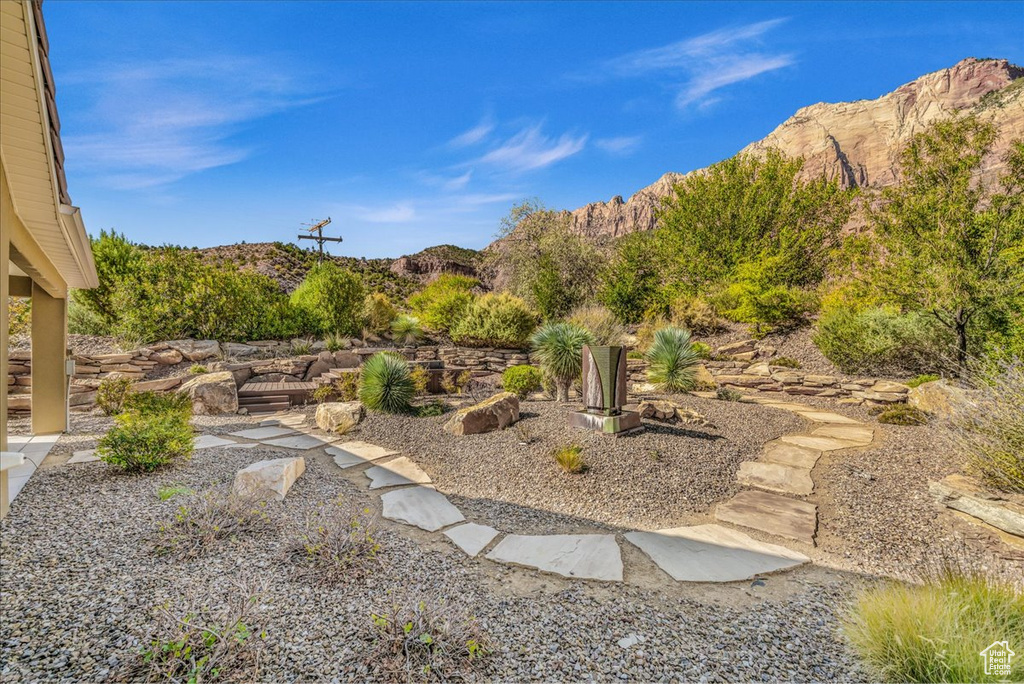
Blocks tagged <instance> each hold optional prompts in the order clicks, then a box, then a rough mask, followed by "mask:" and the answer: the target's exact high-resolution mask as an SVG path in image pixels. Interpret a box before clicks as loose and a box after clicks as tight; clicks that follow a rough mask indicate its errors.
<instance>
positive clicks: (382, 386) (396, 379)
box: [359, 352, 416, 413]
mask: <svg viewBox="0 0 1024 684" xmlns="http://www.w3.org/2000/svg"><path fill="white" fill-rule="evenodd" d="M414 396H416V385H415V383H414V382H413V379H412V374H411V373H410V370H409V362H408V361H406V360H405V359H404V358H402V357H401V356H399V355H398V354H395V353H393V352H379V353H377V354H374V355H373V356H371V357H370V358H369V359H368V360H367V361H366V363H364V364H363V368H362V371H361V373H360V385H359V401H361V402H363V405H364V406H366V408H368V409H370V410H372V411H381V412H383V413H407V412H408V411H409V410H410V409H411V402H412V398H413V397H414Z"/></svg>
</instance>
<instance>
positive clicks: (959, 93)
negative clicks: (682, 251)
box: [571, 59, 1024, 241]
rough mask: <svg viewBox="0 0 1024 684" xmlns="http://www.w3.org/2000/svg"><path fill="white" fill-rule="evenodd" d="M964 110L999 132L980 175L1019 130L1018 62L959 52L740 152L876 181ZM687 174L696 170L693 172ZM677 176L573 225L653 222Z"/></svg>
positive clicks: (605, 234)
mask: <svg viewBox="0 0 1024 684" xmlns="http://www.w3.org/2000/svg"><path fill="white" fill-rule="evenodd" d="M958 110H965V111H970V112H974V113H976V114H977V115H978V116H979V117H980V118H982V119H984V120H988V121H992V122H994V123H995V124H996V126H997V128H998V131H999V137H998V139H997V141H996V143H995V145H994V146H993V150H992V153H991V154H990V155H989V156H988V158H987V159H986V160H985V163H984V169H983V179H982V180H983V181H984V182H986V183H987V182H991V181H994V180H995V179H996V178H998V176H999V175H1000V173H1001V172H1002V170H1003V163H1002V161H1001V158H1002V156H1003V155H1004V154H1005V152H1006V150H1007V149H1008V147H1009V143H1010V141H1011V140H1014V139H1016V138H1022V137H1024V69H1022V68H1020V67H1018V66H1015V65H1013V64H1010V63H1009V62H1007V61H1006V60H975V59H965V60H963V61H962V62H959V63H958V64H956V65H954V66H953V67H951V68H949V69H943V70H941V71H936V72H934V73H931V74H927V75H925V76H922V77H920V78H918V79H916V80H914V81H911V82H910V83H907V84H906V85H903V86H901V87H899V88H897V89H896V90H894V91H893V92H891V93H889V94H887V95H883V96H882V97H880V98H878V99H876V100H860V101H857V102H840V103H837V104H827V103H819V104H815V105H811V106H809V107H804V108H802V109H800V110H799V111H797V113H796V114H794V115H793V116H792V117H790V118H789V119H788V120H786V121H785V122H783V123H782V125H780V126H779V127H778V128H776V129H775V130H774V131H772V132H771V133H770V134H769V135H768V136H767V137H765V138H764V139H763V140H758V141H757V142H754V143H751V144H750V145H747V146H746V147H745V148H743V150H742V152H747V153H751V154H759V153H762V152H763V151H764V150H766V149H767V148H769V147H776V148H778V149H780V150H781V151H782V152H783V153H785V154H786V155H788V156H792V157H803V158H804V159H805V160H806V163H805V165H804V169H803V172H802V173H803V174H804V175H805V176H808V177H810V176H817V175H819V174H824V175H825V176H827V177H828V178H830V179H833V178H837V179H839V181H840V183H842V184H843V185H844V186H847V187H849V186H854V187H866V188H883V187H885V186H887V185H891V184H893V183H894V182H895V180H896V167H897V159H898V156H899V153H900V150H901V149H902V148H903V147H904V145H905V144H906V143H907V142H908V141H909V140H910V138H911V136H913V135H914V134H915V133H917V132H919V131H920V130H922V129H923V128H925V127H926V126H927V125H928V124H930V123H931V122H933V121H934V120H936V119H939V118H942V117H945V116H948V115H949V114H951V113H952V112H954V111H958ZM691 173H700V171H699V170H698V171H694V172H691ZM682 177H683V175H682V174H678V173H666V174H665V175H664V176H662V177H661V178H659V179H658V180H657V181H656V182H655V183H654V184H653V185H649V186H647V187H646V188H643V189H641V190H639V191H637V193H636V194H634V195H633V196H632V197H630V198H629V200H627V201H625V202H623V201H622V198H621V197H614V198H612V199H611V200H610V201H608V202H595V203H592V204H588V205H586V206H584V207H580V208H579V209H576V210H575V211H572V212H571V215H572V221H573V226H574V229H575V230H576V231H578V232H579V233H580V234H581V235H586V236H587V237H589V238H592V239H594V240H595V241H601V240H606V239H608V238H614V237H619V236H621V235H625V234H626V233H631V232H633V231H636V230H651V229H652V228H654V227H655V223H656V219H655V215H654V213H655V209H656V208H657V206H658V205H659V204H660V202H661V199H662V198H664V197H666V196H668V195H669V194H670V193H671V190H672V185H673V184H674V183H677V182H678V181H679V180H680V179H681V178H682Z"/></svg>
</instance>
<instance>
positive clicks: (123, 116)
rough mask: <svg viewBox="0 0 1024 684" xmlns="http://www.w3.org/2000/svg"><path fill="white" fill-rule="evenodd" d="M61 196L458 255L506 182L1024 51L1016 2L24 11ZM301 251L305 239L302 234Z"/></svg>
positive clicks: (720, 150)
mask: <svg viewBox="0 0 1024 684" xmlns="http://www.w3.org/2000/svg"><path fill="white" fill-rule="evenodd" d="M44 12H45V15H46V21H47V28H48V31H49V36H50V44H51V48H50V58H51V61H52V65H53V71H54V74H55V78H56V81H57V89H58V92H57V100H58V107H59V109H60V113H61V122H62V131H61V135H62V139H63V143H64V147H65V151H66V155H67V161H66V169H67V175H68V182H69V188H70V192H71V196H72V199H73V200H74V201H75V203H76V204H77V205H79V206H81V207H82V211H83V216H84V218H85V221H86V225H87V227H88V228H89V230H90V231H91V232H93V233H98V232H99V230H100V229H101V228H107V229H109V228H114V229H116V230H118V231H120V232H124V233H126V234H127V235H128V236H129V237H130V238H131V239H133V240H137V241H142V242H147V243H150V244H161V243H167V242H169V243H173V244H183V245H197V246H211V245H218V244H228V243H232V242H240V241H242V240H245V241H248V242H261V241H270V240H284V241H288V240H293V239H294V237H295V235H296V234H297V230H298V229H299V227H300V224H302V223H304V222H308V221H309V220H310V219H319V218H323V217H326V216H331V217H332V218H333V221H334V224H333V225H332V226H331V228H330V229H329V230H330V232H331V233H332V234H339V233H340V234H341V235H342V236H343V237H344V239H345V242H344V243H342V244H341V245H337V246H333V247H332V248H331V251H332V252H333V253H336V254H346V255H353V256H367V257H378V256H399V255H401V254H408V253H412V252H415V251H418V250H420V249H422V248H424V247H428V246H430V245H436V244H442V243H453V244H458V245H462V246H467V247H474V248H480V247H483V246H485V245H486V244H487V243H489V242H490V241H491V239H492V238H493V235H494V232H495V230H496V229H497V225H498V220H499V219H500V218H501V217H502V216H503V215H504V214H506V213H507V211H508V209H509V207H510V206H511V205H512V204H513V203H514V202H516V201H517V200H519V199H521V198H526V197H537V198H539V199H540V200H541V201H543V202H544V203H545V204H546V205H548V206H549V207H552V208H569V209H571V208H575V207H577V206H580V205H582V204H585V203H587V202H591V201H596V200H607V199H609V198H610V197H612V196H614V195H622V196H623V197H628V196H629V195H630V194H632V193H633V192H635V191H636V190H638V189H639V188H641V187H643V186H645V185H648V184H650V183H652V182H653V181H655V180H656V179H657V178H658V177H659V176H661V175H662V174H663V173H664V172H666V171H679V172H685V171H689V170H691V169H695V168H700V167H702V166H706V165H708V164H710V163H713V162H715V161H718V160H720V159H723V158H726V157H728V156H730V155H732V154H734V153H735V152H736V151H737V150H739V149H740V148H742V147H743V146H744V145H746V144H747V143H749V142H751V141H753V140H756V139H758V138H760V137H763V136H764V135H765V134H767V133H768V132H770V131H771V130H772V129H773V128H775V126H777V125H778V124H779V123H781V122H782V121H783V120H784V119H786V118H787V117H788V116H790V115H791V114H793V113H794V112H795V110H796V109H797V108H799V107H802V106H805V105H808V104H812V103H815V102H820V101H829V102H835V101H843V100H855V99H863V98H875V97H878V96H879V95H882V94H884V93H886V92H888V91H890V90H892V89H893V88H895V87H897V86H899V85H901V84H903V83H905V82H907V81H910V80H912V79H914V78H915V77H917V76H919V75H921V74H924V73H927V72H930V71H935V70H937V69H941V68H944V67H948V66H950V65H952V64H954V63H955V62H957V61H959V60H960V59H962V58H964V57H971V56H973V57H1001V58H1007V59H1010V60H1011V61H1013V62H1015V63H1017V64H1024V38H1022V36H1024V3H1020V2H1016V3H998V2H983V3H955V2H936V3H930V2H910V3H904V4H900V3H888V2H887V3H882V2H872V3H852V2H846V3H843V2H836V3H811V2H799V3H769V2H759V3H724V2H723V3H667V2H665V3H649V4H648V3H637V2H633V3H599V2H593V3H581V4H574V3H567V2H559V3H508V4H500V3H480V4H473V3H450V4H449V3H424V4H413V3H367V4H357V3H344V2H324V3H318V2H295V1H293V2H283V1H282V2H270V1H264V2H223V3H220V2H182V1H179V2H90V1H88V0H80V1H77V2H68V1H59V0H49V1H48V2H47V3H46V4H45V5H44ZM307 244H308V243H307Z"/></svg>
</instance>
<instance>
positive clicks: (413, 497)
mask: <svg viewBox="0 0 1024 684" xmlns="http://www.w3.org/2000/svg"><path fill="white" fill-rule="evenodd" d="M380 500H381V503H382V505H383V509H384V511H383V513H382V515H383V516H384V517H385V518H387V519H388V520H396V521H398V522H401V523H405V524H406V525H414V526H416V527H418V528H420V529H421V530H426V531H427V532H436V531H437V530H439V529H441V528H442V527H447V526H449V525H454V524H455V523H458V522H462V521H463V520H465V519H466V518H465V517H464V516H463V515H462V513H460V512H459V509H458V508H456V507H455V506H453V505H452V503H451V502H450V501H448V498H447V497H446V496H445V495H444V494H441V493H440V492H438V491H436V490H434V489H428V488H426V487H409V488H407V489H396V490H395V491H393V492H388V493H387V494H385V495H384V496H382V497H381V498H380ZM485 546H486V544H485ZM478 552H479V551H478Z"/></svg>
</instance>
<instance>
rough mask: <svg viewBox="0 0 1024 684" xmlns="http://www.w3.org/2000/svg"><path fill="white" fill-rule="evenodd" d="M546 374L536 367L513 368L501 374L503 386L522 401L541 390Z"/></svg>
mask: <svg viewBox="0 0 1024 684" xmlns="http://www.w3.org/2000/svg"><path fill="white" fill-rule="evenodd" d="M543 378H544V374H543V373H541V372H540V369H539V368H537V367H536V366H511V367H510V368H506V369H505V372H504V373H502V374H501V386H502V387H503V388H505V390H506V391H507V392H512V393H513V394H515V395H516V396H518V397H519V398H520V399H525V398H526V397H527V395H528V394H530V392H536V391H537V390H539V389H540V388H541V382H542V381H543Z"/></svg>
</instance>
